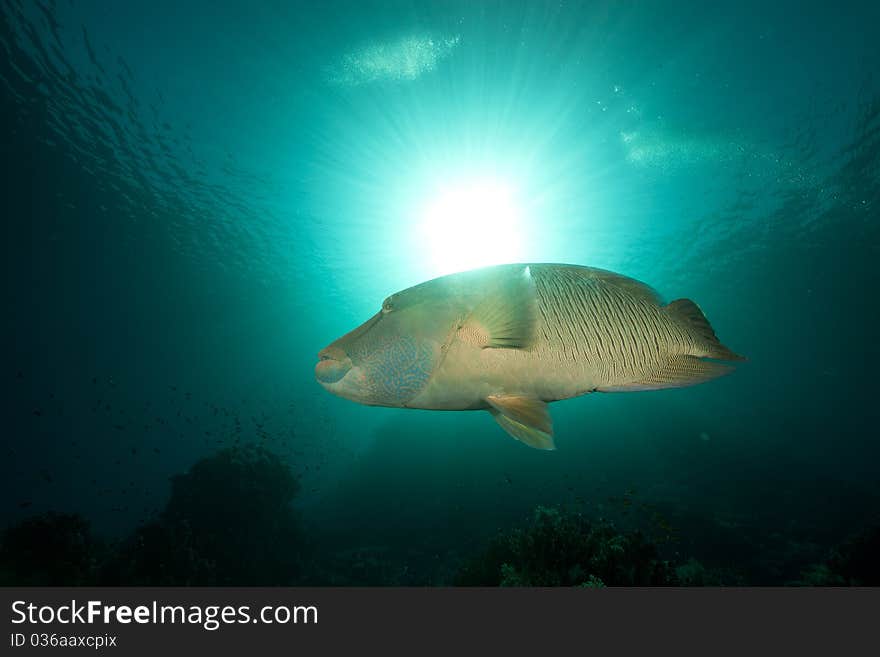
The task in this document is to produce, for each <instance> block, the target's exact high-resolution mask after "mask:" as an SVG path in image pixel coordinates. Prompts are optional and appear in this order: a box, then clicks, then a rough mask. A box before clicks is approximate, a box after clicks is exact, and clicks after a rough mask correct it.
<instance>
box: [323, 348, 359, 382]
mask: <svg viewBox="0 0 880 657" xmlns="http://www.w3.org/2000/svg"><path fill="white" fill-rule="evenodd" d="M326 351H327V350H325V351H322V352H321V353H319V354H318V357H319V358H320V360H319V361H318V364H317V365H315V378H316V379H318V382H319V383H322V384H324V385H332V384H334V383H337V382H338V381H341V380H342V378H343V377H344V376H345V375H346V374H348V371H349V370H350V369H351V367H352V363H351V358H349V357H348V356H346V355H345V354H343V353H339V354H336V353H334V354H329V353H326Z"/></svg>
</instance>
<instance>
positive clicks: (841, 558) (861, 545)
mask: <svg viewBox="0 0 880 657" xmlns="http://www.w3.org/2000/svg"><path fill="white" fill-rule="evenodd" d="M878 554H880V525H877V526H874V527H870V528H868V529H865V530H864V531H862V532H860V533H859V534H856V535H855V536H852V537H850V538H848V539H847V540H845V541H843V542H842V543H841V544H840V545H838V546H837V547H835V548H834V549H832V550H831V554H830V555H829V557H828V560H827V562H826V563H819V564H813V565H812V566H810V567H809V568H807V569H806V570H804V571H803V572H802V573H801V577H800V579H799V580H798V581H796V582H793V583H794V584H797V585H801V586H880V561H878V559H877V555H878Z"/></svg>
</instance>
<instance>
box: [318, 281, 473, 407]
mask: <svg viewBox="0 0 880 657" xmlns="http://www.w3.org/2000/svg"><path fill="white" fill-rule="evenodd" d="M429 287H430V286H429ZM458 313H459V311H457V310H456V308H455V307H454V304H452V303H450V302H449V299H448V298H445V297H444V295H443V294H439V293H438V290H436V289H433V290H432V289H428V288H426V287H425V284H422V285H421V286H416V287H414V288H409V289H408V290H404V291H403V292H398V293H397V294H394V295H392V296H390V297H388V298H387V299H385V301H384V302H383V304H382V309H381V310H380V311H379V312H377V313H376V314H375V315H373V316H372V317H371V318H370V319H368V320H367V321H366V322H364V323H363V324H361V325H360V326H359V327H357V328H356V329H354V330H353V331H351V332H349V333H347V334H345V335H343V336H342V337H341V338H339V339H338V340H335V341H334V342H332V343H331V344H330V345H328V346H327V347H325V348H324V349H322V350H321V351H320V352H318V358H319V361H318V364H317V365H316V366H315V378H317V380H318V383H320V384H321V385H322V386H323V387H324V388H326V389H327V390H328V391H329V392H331V393H333V394H335V395H338V396H340V397H344V398H345V399H350V400H352V401H355V402H358V403H361V404H367V405H371V406H405V405H406V403H407V402H408V401H410V400H411V399H413V398H414V397H416V396H417V395H418V394H419V393H420V392H421V391H422V390H423V389H424V387H425V386H426V385H427V383H428V380H429V379H430V377H431V374H432V373H433V372H434V370H435V368H436V366H437V364H438V363H439V361H440V354H441V352H442V345H443V344H444V343H445V342H446V341H447V339H448V337H449V336H450V334H451V332H452V331H454V329H455V327H456V317H457V315H458Z"/></svg>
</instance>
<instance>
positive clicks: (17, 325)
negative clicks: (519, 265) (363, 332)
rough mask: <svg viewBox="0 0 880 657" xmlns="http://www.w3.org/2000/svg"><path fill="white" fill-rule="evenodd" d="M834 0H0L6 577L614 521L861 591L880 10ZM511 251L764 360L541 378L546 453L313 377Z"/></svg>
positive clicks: (471, 422)
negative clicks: (630, 287) (692, 309)
mask: <svg viewBox="0 0 880 657" xmlns="http://www.w3.org/2000/svg"><path fill="white" fill-rule="evenodd" d="M844 5H845V7H844V6H839V5H838V4H835V5H831V4H828V3H815V4H809V5H805V4H804V3H800V2H797V3H794V2H792V3H767V2H746V3H736V5H735V6H734V5H731V6H729V7H726V8H716V7H714V6H712V3H709V4H708V5H707V4H706V3H668V2H661V3H643V2H633V3H617V2H613V3H549V2H523V3H516V2H498V3H495V2H479V3H478V2H462V3H456V2H437V3H428V2H378V3H364V2H351V3H344V2H330V3H313V4H311V5H310V4H309V3H304V4H300V3H286V2H266V3H256V6H255V5H254V3H247V2H241V3H219V6H218V3H213V2H212V3H198V2H187V3H179V2H145V3H110V2H66V1H65V2H58V3H47V2H41V1H40V2H38V1H33V2H30V1H25V0H23V1H15V0H4V2H3V5H2V9H3V10H2V14H0V44H2V50H3V57H2V59H0V78H2V85H0V88H2V93H3V103H2V112H3V115H2V126H3V140H2V143H3V152H4V175H3V176H2V186H3V199H4V208H5V209H4V211H3V217H4V221H3V223H4V229H5V230H4V240H3V247H4V258H3V261H4V265H5V269H6V271H5V280H6V285H5V286H4V295H5V299H4V304H3V307H4V312H3V321H2V330H3V343H4V345H5V349H4V356H3V363H2V370H0V377H2V382H3V390H4V395H3V398H4V404H3V409H4V410H3V414H4V421H3V429H2V435H3V438H2V443H3V444H2V456H0V490H2V497H0V525H5V526H8V527H9V528H10V529H9V530H8V531H7V532H6V534H5V538H4V547H3V548H2V550H0V556H2V560H0V578H2V581H3V582H4V583H14V582H38V583H39V582H42V583H45V582H49V581H53V582H74V583H90V582H95V581H99V582H105V583H134V582H137V583H219V582H226V583H230V582H231V583H237V584H250V583H299V582H305V583H318V584H323V583H334V584H348V583H354V584H366V583H370V584H424V583H430V584H448V583H453V582H460V583H470V582H473V581H474V576H472V575H473V567H471V570H468V566H467V564H473V563H476V562H478V561H479V560H480V559H483V560H484V561H485V562H486V563H487V564H488V566H487V568H488V569H489V570H491V569H492V568H494V567H495V566H498V565H499V563H500V562H501V561H505V563H507V562H512V560H515V559H516V558H518V557H516V556H515V555H511V554H506V553H505V555H504V556H503V557H499V559H496V561H498V563H494V562H492V559H491V558H490V557H491V554H489V553H487V545H490V541H491V539H492V537H494V536H496V535H498V533H499V532H501V533H502V535H503V538H502V539H498V540H500V541H501V542H502V543H504V542H505V541H507V543H511V542H515V540H514V539H515V538H516V536H519V539H522V538H523V535H522V534H515V533H514V534H511V532H512V531H513V530H514V529H515V528H517V527H527V528H530V529H526V530H523V531H525V532H526V535H527V537H528V536H531V537H532V538H534V536H535V535H538V534H541V532H544V534H545V535H544V538H543V539H542V540H549V541H550V542H549V544H550V545H556V543H553V541H554V540H555V539H553V538H552V537H550V538H549V539H548V538H547V535H546V534H548V533H549V534H553V532H557V533H561V534H566V536H567V538H568V540H570V541H574V542H575V543H577V542H578V541H579V540H580V538H578V537H581V538H583V537H584V536H586V535H587V534H589V531H591V530H590V529H588V528H589V527H593V528H595V527H600V526H601V527H603V528H606V529H607V528H608V527H611V528H613V529H609V530H608V531H609V532H611V534H610V535H615V536H617V537H618V538H621V537H622V538H621V540H630V539H631V538H632V537H633V536H635V534H634V533H633V532H636V531H638V532H640V533H641V534H640V535H641V536H642V537H643V538H644V540H645V542H646V543H647V544H649V545H650V546H651V548H650V549H651V550H655V552H652V553H651V554H652V555H654V556H652V557H651V559H654V558H655V557H656V561H657V563H661V562H668V565H669V568H671V569H673V570H674V569H675V568H676V566H681V565H682V564H690V566H691V567H693V566H694V564H695V563H697V562H699V564H701V567H702V568H704V569H705V572H707V573H710V574H709V575H706V578H705V579H706V582H708V583H712V582H715V583H746V584H783V583H792V582H797V581H806V579H807V578H806V577H805V575H804V572H805V571H807V572H812V573H814V574H815V573H816V572H820V571H818V570H817V566H816V564H830V565H829V566H825V568H826V570H825V571H821V572H822V573H824V574H825V575H828V576H829V577H836V576H840V577H843V580H834V581H849V582H861V583H869V582H870V581H871V579H870V577H871V576H870V575H865V574H864V573H863V572H860V571H859V572H857V571H858V569H857V568H855V566H852V563H849V562H848V563H849V565H841V562H842V560H845V557H846V555H847V554H849V553H850V552H852V549H851V548H852V546H853V545H862V544H863V543H866V542H867V543H868V544H870V541H872V540H873V541H874V542H875V544H876V541H877V530H876V527H877V525H878V524H880V477H878V475H880V460H878V456H880V449H878V446H877V440H876V434H877V426H878V421H880V418H878V405H877V402H876V392H877V376H876V371H877V367H878V356H880V349H878V340H877V328H876V327H877V319H878V312H877V310H878V301H877V299H878V294H877V289H878V282H880V281H878V278H880V277H878V274H877V261H878V258H880V231H878V219H880V216H878V215H880V186H878V182H880V81H878V78H877V71H878V70H880V46H878V45H877V39H876V35H875V34H874V30H873V29H871V26H873V25H876V24H878V22H880V9H878V5H877V4H876V3H872V2H865V3H844ZM487 189H488V190H489V198H488V200H486V199H485V198H483V197H482V196H480V192H481V191H482V192H486V190H487ZM499 189H500V190H502V191H501V192H499V191H498V190H499ZM450 190H451V191H450ZM456 190H459V191H456ZM461 190H465V191H461ZM492 190H494V192H492ZM493 193H494V196H493V195H492V194H493ZM444 194H446V196H444ZM450 194H451V196H450ZM499 194H500V197H499ZM438 198H439V199H440V200H439V201H438V200H436V199H438ZM450 198H451V199H452V201H450V200H449V199H450ZM499 198H501V200H500V201H499ZM443 199H446V200H443ZM463 205H467V206H468V208H466V209H465V210H462V206H463ZM474 207H476V211H475V210H474ZM438 208H439V209H438ZM499 208H500V209H499ZM462 212H464V213H465V214H467V213H468V212H473V213H474V214H473V215H472V216H471V215H468V216H467V217H465V218H466V220H464V221H462V220H461V217H459V216H457V215H458V214H460V213H462ZM438 217H439V220H438ZM432 221H433V222H434V224H431V222H432ZM438 226H439V227H438ZM505 261H524V262H571V263H577V264H586V265H592V266H598V267H604V268H607V269H612V270H614V271H619V272H621V273H624V274H626V275H629V276H633V277H636V278H639V279H641V280H644V281H646V282H648V283H650V284H651V285H653V286H654V287H656V288H657V289H658V290H659V291H660V292H661V293H662V294H663V295H664V296H666V297H667V298H670V299H672V298H678V297H690V298H693V299H695V300H697V301H698V302H699V304H700V305H701V307H702V308H703V310H704V311H705V312H706V314H707V315H708V317H709V318H710V319H711V321H712V323H713V326H714V327H715V329H716V331H717V332H718V334H719V336H720V337H721V338H722V340H723V341H724V342H725V344H727V345H729V346H730V347H731V348H733V349H734V350H736V351H737V352H739V353H743V354H745V355H746V356H748V358H749V361H748V362H747V363H745V364H743V365H742V366H740V367H739V368H738V370H737V371H736V372H735V373H734V374H732V375H731V376H728V377H725V378H723V379H720V380H717V381H714V382H711V383H708V384H706V385H702V386H698V387H694V388H686V389H679V390H667V391H660V392H651V393H638V394H626V395H598V394H597V395H591V396H588V397H584V398H579V399H575V400H570V401H565V402H560V403H558V404H554V405H553V408H552V410H553V415H554V423H555V428H556V443H557V447H558V449H557V451H555V452H550V453H544V452H539V451H537V450H531V449H529V448H527V447H525V446H523V445H522V444H520V443H517V442H516V441H514V440H511V439H510V438H509V437H508V436H506V435H505V434H504V433H503V432H502V431H501V430H500V429H499V428H498V427H497V426H496V425H495V423H494V422H493V421H492V420H491V418H490V417H489V416H488V414H486V413H483V412H473V413H436V412H434V413H432V412H422V411H409V410H397V409H385V408H368V407H365V406H359V405H356V404H353V403H351V402H348V401H345V400H342V399H338V398H335V397H331V396H330V395H328V394H327V393H326V392H325V391H324V390H322V389H321V388H320V386H318V385H317V384H316V382H315V380H314V374H313V368H314V364H315V362H316V359H317V358H316V354H317V351H318V350H319V349H320V348H322V347H324V346H325V345H326V344H327V343H329V342H330V341H331V340H332V339H334V338H336V337H338V336H339V335H341V334H342V333H344V332H346V331H348V330H349V329H351V328H353V327H354V326H355V325H357V324H359V323H360V322H362V321H363V320H365V319H366V318H367V317H369V316H370V315H372V314H373V313H374V312H376V310H377V309H378V307H379V304H380V303H381V301H382V299H383V298H384V297H385V296H387V295H388V294H389V293H391V292H394V291H397V290H399V289H402V288H405V287H408V286H410V285H413V284H415V283H418V282H420V281H422V280H425V279H428V278H431V277H433V276H435V275H438V274H440V273H445V272H447V271H451V270H453V269H456V268H459V267H464V266H477V265H483V264H491V263H496V262H505ZM253 446H259V451H257V450H255V449H254V447H253ZM197 464H199V465H197ZM172 481H173V482H174V483H173V484H172ZM538 506H541V507H544V510H543V511H538V516H537V519H534V518H535V516H534V513H535V512H534V509H535V508H536V507H538ZM548 509H549V511H548ZM47 514H49V515H47ZM53 514H54V515H53ZM58 514H68V515H58ZM548 514H550V515H549V516H548ZM553 514H558V515H553ZM530 518H532V520H530ZM548 518H549V520H548ZM573 518H576V519H577V520H576V521H575V520H572V519H573ZM560 519H561V520H560ZM566 519H568V520H566ZM530 523H531V524H530ZM585 527H588V528H587V529H585ZM528 532H532V533H531V534H528ZM615 532H616V534H615ZM859 536H860V537H861V538H857V539H854V538H853V537H859ZM511 537H513V538H511ZM606 538H607V537H606ZM519 539H516V540H519ZM529 540H531V539H529ZM584 540H586V539H584ZM590 540H592V539H590ZM601 540H605V539H604V538H603V539H601ZM608 540H609V541H613V537H612V538H611V539H608ZM854 541H855V542H854ZM563 543H564V541H563ZM609 544H610V543H609ZM529 545H533V544H529ZM603 545H604V543H603ZM145 546H146V547H145ZM181 546H184V547H185V548H186V550H188V552H187V553H188V554H190V555H191V556H190V557H188V558H187V559H183V560H182V561H181V560H180V559H177V560H175V557H172V556H169V555H174V554H179V552H180V550H182V549H183V548H182V547H181ZM841 546H843V547H841ZM847 546H849V547H847ZM520 547H522V546H520ZM517 549H519V548H517ZM558 549H559V550H564V549H565V548H563V547H559V548H558ZM33 550H37V552H33ZM528 550H529V548H527V547H526V548H523V551H526V552H528ZM847 550H849V551H850V552H847ZM649 551H650V550H649ZM490 552H491V550H490ZM23 554H31V555H36V556H33V557H32V558H30V561H29V560H28V558H25V557H23V556H22V555H23ZM193 554H194V555H195V556H192V555H193ZM541 554H542V555H544V556H543V557H542V558H546V559H547V560H549V561H552V560H553V559H554V558H556V557H555V556H554V555H555V553H554V551H553V549H550V550H549V552H547V553H546V554H545V553H544V552H542V553H541ZM487 555H488V556H487ZM841 555H844V556H843V557H842V556H841ZM560 558H561V557H560ZM627 558H629V557H627ZM475 560H476V561H475ZM574 561H577V562H578V563H579V564H580V566H582V568H581V570H577V571H576V572H575V571H572V570H571V568H570V565H571V564H568V565H565V566H564V568H568V571H567V572H569V574H570V577H569V579H571V580H572V581H573V582H574V583H577V582H578V581H580V580H584V581H587V580H588V575H591V576H596V577H599V578H600V579H601V577H603V576H604V577H605V579H608V576H607V575H601V574H599V575H596V573H594V572H593V571H591V570H590V567H589V566H584V564H583V563H582V561H583V559H581V560H580V561H578V558H574ZM170 562H174V563H170ZM850 562H852V560H850ZM49 563H54V564H56V567H55V570H53V571H52V574H47V572H46V570H45V569H46V568H48V566H47V564H49ZM169 564H170V565H169ZM243 564H244V565H243ZM508 565H510V564H508ZM513 568H514V569H516V568H520V566H517V565H516V564H513ZM522 568H524V566H523V567H522ZM847 568H849V571H846V569H847ZM854 568H855V570H853V569H854ZM496 570H497V568H496ZM844 571H846V572H844ZM493 572H494V571H493ZM505 572H506V573H508V574H510V571H509V569H508V570H505ZM597 572H598V571H597ZM829 572H830V573H831V574H830V575H829ZM462 573H465V574H464V575H463V574H462ZM467 573H470V575H468V574H467ZM572 573H574V574H572ZM683 573H684V571H679V576H678V580H677V581H679V583H683V582H684V580H685V579H686V577H685V575H684V574H683ZM520 575H522V569H521V568H520V570H517V576H520ZM875 576H876V574H875ZM469 577H470V579H468V578H469ZM476 579H480V578H479V577H477V578H476ZM482 579H483V580H485V581H488V582H489V583H492V582H494V580H493V579H492V576H484V577H483V578H482ZM495 579H498V573H495ZM502 579H503V577H502ZM538 579H540V578H538ZM538 579H536V578H535V577H533V578H532V580H530V581H528V582H526V583H543V580H541V581H538ZM668 579H670V581H671V578H668ZM826 579H827V577H826ZM505 581H506V583H517V582H519V581H521V580H517V579H516V578H513V577H507V579H506V580H505ZM663 581H666V580H663ZM605 583H615V582H614V581H611V582H605ZM874 583H877V582H874Z"/></svg>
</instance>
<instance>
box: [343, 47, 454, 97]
mask: <svg viewBox="0 0 880 657" xmlns="http://www.w3.org/2000/svg"><path fill="white" fill-rule="evenodd" d="M460 40H461V39H460V37H459V36H457V35H456V36H451V37H448V38H436V37H431V36H426V35H408V36H405V37H401V38H399V39H396V40H393V41H380V42H371V43H368V44H366V45H364V46H362V47H361V48H358V49H357V50H354V51H352V52H349V53H347V54H346V55H344V56H343V57H342V58H341V59H340V60H339V61H338V62H337V63H336V64H335V65H334V66H331V67H330V68H329V70H328V81H329V82H330V83H331V84H334V85H337V86H341V87H356V86H359V85H363V84H369V83H371V82H382V81H410V80H415V79H416V78H418V77H420V76H422V75H424V74H425V73H430V72H431V71H433V70H434V69H436V68H437V65H438V64H439V63H440V62H441V61H442V60H444V59H445V58H446V57H448V56H449V54H450V53H451V52H452V51H453V50H454V49H455V47H456V46H457V45H458V44H459V41H460Z"/></svg>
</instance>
